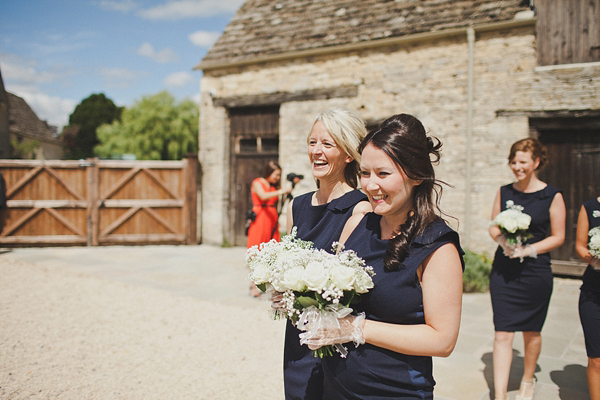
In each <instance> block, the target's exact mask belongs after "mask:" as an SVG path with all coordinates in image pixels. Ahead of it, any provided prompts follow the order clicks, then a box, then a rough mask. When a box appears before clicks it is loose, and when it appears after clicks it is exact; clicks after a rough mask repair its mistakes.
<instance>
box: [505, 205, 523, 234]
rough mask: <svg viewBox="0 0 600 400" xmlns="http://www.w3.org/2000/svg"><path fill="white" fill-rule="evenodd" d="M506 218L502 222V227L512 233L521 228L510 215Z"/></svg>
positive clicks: (506, 215)
mask: <svg viewBox="0 0 600 400" xmlns="http://www.w3.org/2000/svg"><path fill="white" fill-rule="evenodd" d="M509 211H511V210H509ZM504 217H505V218H504V219H503V220H502V227H503V228H504V229H506V230H507V231H508V232H510V233H515V232H516V231H517V228H518V227H519V226H518V225H517V221H516V220H515V219H514V218H510V217H511V215H508V213H507V214H505V215H504Z"/></svg>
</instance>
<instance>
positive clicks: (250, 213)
mask: <svg viewBox="0 0 600 400" xmlns="http://www.w3.org/2000/svg"><path fill="white" fill-rule="evenodd" d="M255 219H256V213H255V212H254V211H252V210H249V211H247V212H246V229H245V230H244V233H245V234H246V236H248V228H250V224H251V223H252V221H254V220H255Z"/></svg>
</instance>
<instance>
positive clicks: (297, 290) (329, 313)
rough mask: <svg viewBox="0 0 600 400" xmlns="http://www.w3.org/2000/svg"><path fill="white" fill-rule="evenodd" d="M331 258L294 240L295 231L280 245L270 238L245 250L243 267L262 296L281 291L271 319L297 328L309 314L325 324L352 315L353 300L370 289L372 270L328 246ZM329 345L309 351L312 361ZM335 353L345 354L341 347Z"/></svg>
mask: <svg viewBox="0 0 600 400" xmlns="http://www.w3.org/2000/svg"><path fill="white" fill-rule="evenodd" d="M333 250H334V251H335V254H331V253H328V252H326V251H324V250H317V249H315V248H314V247H313V244H312V242H309V241H304V240H300V239H298V238H296V228H293V229H292V232H291V233H290V234H289V235H286V236H284V237H283V238H282V239H281V242H277V241H275V240H271V241H269V242H266V243H261V244H260V245H258V246H253V247H251V248H249V249H248V250H247V252H246V265H247V266H248V267H249V268H250V279H251V280H252V281H253V282H254V283H255V284H256V286H257V287H258V288H259V289H260V290H261V291H263V292H267V291H274V292H279V293H282V301H281V304H282V305H281V307H280V308H278V309H277V310H275V311H274V313H275V314H274V316H275V318H278V317H285V318H288V319H290V320H291V321H292V323H294V325H295V326H296V327H298V329H300V330H305V329H303V328H304V326H305V325H306V324H307V322H308V321H309V320H312V319H314V317H315V315H319V316H323V317H326V318H323V320H324V321H325V320H326V321H328V322H329V323H332V322H333V323H337V321H338V319H340V318H343V317H345V316H346V315H348V314H350V313H351V312H352V308H350V305H351V304H353V303H354V302H355V301H356V300H357V296H358V295H360V294H363V293H367V292H368V291H369V289H371V288H373V280H372V279H371V277H372V276H373V275H374V272H373V269H372V268H371V267H368V266H366V265H365V262H364V260H363V259H361V258H360V257H358V256H357V255H356V253H355V252H354V251H352V250H343V246H342V245H341V244H339V243H334V244H333ZM333 348H334V347H332V346H325V347H321V348H319V349H317V350H314V351H313V354H314V355H315V356H318V357H324V356H326V355H332V354H333ZM335 349H336V350H337V351H338V352H340V353H341V354H342V356H344V355H345V349H344V348H343V346H341V345H335Z"/></svg>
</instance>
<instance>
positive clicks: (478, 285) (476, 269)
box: [463, 250, 492, 293]
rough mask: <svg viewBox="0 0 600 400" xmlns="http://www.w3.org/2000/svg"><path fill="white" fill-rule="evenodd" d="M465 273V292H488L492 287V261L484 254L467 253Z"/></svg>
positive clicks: (468, 251) (467, 251)
mask: <svg viewBox="0 0 600 400" xmlns="http://www.w3.org/2000/svg"><path fill="white" fill-rule="evenodd" d="M464 259H465V272H464V273H463V292H465V293H482V292H487V290H488V289H489V286H490V270H491V269H492V260H491V259H490V258H488V256H487V255H486V254H485V253H483V254H477V253H475V252H473V251H470V250H466V251H465V256H464Z"/></svg>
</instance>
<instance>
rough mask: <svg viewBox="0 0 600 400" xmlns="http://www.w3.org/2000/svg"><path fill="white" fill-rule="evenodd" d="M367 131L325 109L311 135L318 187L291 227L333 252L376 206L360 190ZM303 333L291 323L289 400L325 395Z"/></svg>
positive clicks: (295, 208)
mask: <svg viewBox="0 0 600 400" xmlns="http://www.w3.org/2000/svg"><path fill="white" fill-rule="evenodd" d="M366 134H367V130H366V128H365V123H364V121H363V120H362V119H361V118H360V117H359V116H358V115H356V114H355V113H353V112H351V111H349V110H346V109H331V110H327V111H324V112H322V113H320V114H319V115H318V116H317V117H316V119H315V122H314V124H313V126H312V129H311V131H310V134H309V136H308V157H309V159H310V162H311V165H312V174H313V177H314V178H315V180H316V182H317V188H318V189H317V191H315V192H310V193H306V194H304V195H301V196H298V197H296V198H294V199H293V200H292V201H291V202H290V204H289V205H288V210H287V228H288V233H289V232H290V231H291V229H292V227H293V226H295V227H296V228H297V237H298V238H300V239H303V240H309V241H312V242H313V243H314V247H315V248H317V249H324V250H326V251H331V250H332V248H331V247H332V244H333V242H334V241H337V240H338V239H339V237H340V234H341V232H342V229H343V227H344V224H345V223H346V221H347V220H348V218H350V216H352V214H353V213H359V214H361V213H365V212H368V211H370V210H371V206H370V205H369V203H368V202H367V201H366V200H367V198H366V196H365V195H364V193H362V192H361V191H360V190H358V189H357V188H356V187H357V184H358V162H359V160H360V154H359V153H358V151H357V148H358V145H359V144H360V141H361V140H362V139H363V138H364V137H365V135H366ZM299 334H300V331H299V330H298V329H297V328H296V327H295V326H294V325H292V323H291V322H289V320H288V322H287V326H286V333H285V348H284V355H283V377H284V388H285V397H286V399H288V400H292V399H293V400H297V399H307V400H317V399H321V398H323V371H322V368H321V360H320V359H319V358H315V357H314V356H313V355H312V352H311V351H310V349H309V348H308V347H306V346H302V345H300V339H299Z"/></svg>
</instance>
